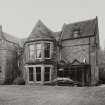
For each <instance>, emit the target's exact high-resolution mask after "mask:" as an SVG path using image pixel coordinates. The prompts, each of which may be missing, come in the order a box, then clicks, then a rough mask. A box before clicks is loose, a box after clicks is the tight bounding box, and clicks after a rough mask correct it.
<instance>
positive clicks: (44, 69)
mask: <svg viewBox="0 0 105 105" xmlns="http://www.w3.org/2000/svg"><path fill="white" fill-rule="evenodd" d="M51 70H52V66H51V65H34V66H33V65H32V66H30V67H28V71H29V72H28V75H29V80H28V81H29V82H30V81H33V82H36V83H37V82H38V83H40V82H50V81H51Z"/></svg>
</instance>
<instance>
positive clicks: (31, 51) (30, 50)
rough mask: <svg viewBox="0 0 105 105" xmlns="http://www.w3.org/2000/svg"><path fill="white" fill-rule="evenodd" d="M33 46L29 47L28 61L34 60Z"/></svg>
mask: <svg viewBox="0 0 105 105" xmlns="http://www.w3.org/2000/svg"><path fill="white" fill-rule="evenodd" d="M34 52H35V46H34V45H29V59H30V60H32V59H33V58H34Z"/></svg>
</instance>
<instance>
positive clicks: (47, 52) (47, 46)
mask: <svg viewBox="0 0 105 105" xmlns="http://www.w3.org/2000/svg"><path fill="white" fill-rule="evenodd" d="M44 57H45V58H50V43H44Z"/></svg>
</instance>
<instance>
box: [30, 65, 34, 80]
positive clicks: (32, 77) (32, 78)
mask: <svg viewBox="0 0 105 105" xmlns="http://www.w3.org/2000/svg"><path fill="white" fill-rule="evenodd" d="M33 72H34V70H33V67H29V81H34V76H33Z"/></svg>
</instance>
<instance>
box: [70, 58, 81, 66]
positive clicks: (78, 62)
mask: <svg viewBox="0 0 105 105" xmlns="http://www.w3.org/2000/svg"><path fill="white" fill-rule="evenodd" d="M71 64H72V65H80V64H81V63H80V61H79V60H77V59H75V60H74V61H73V62H72V63H71Z"/></svg>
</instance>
